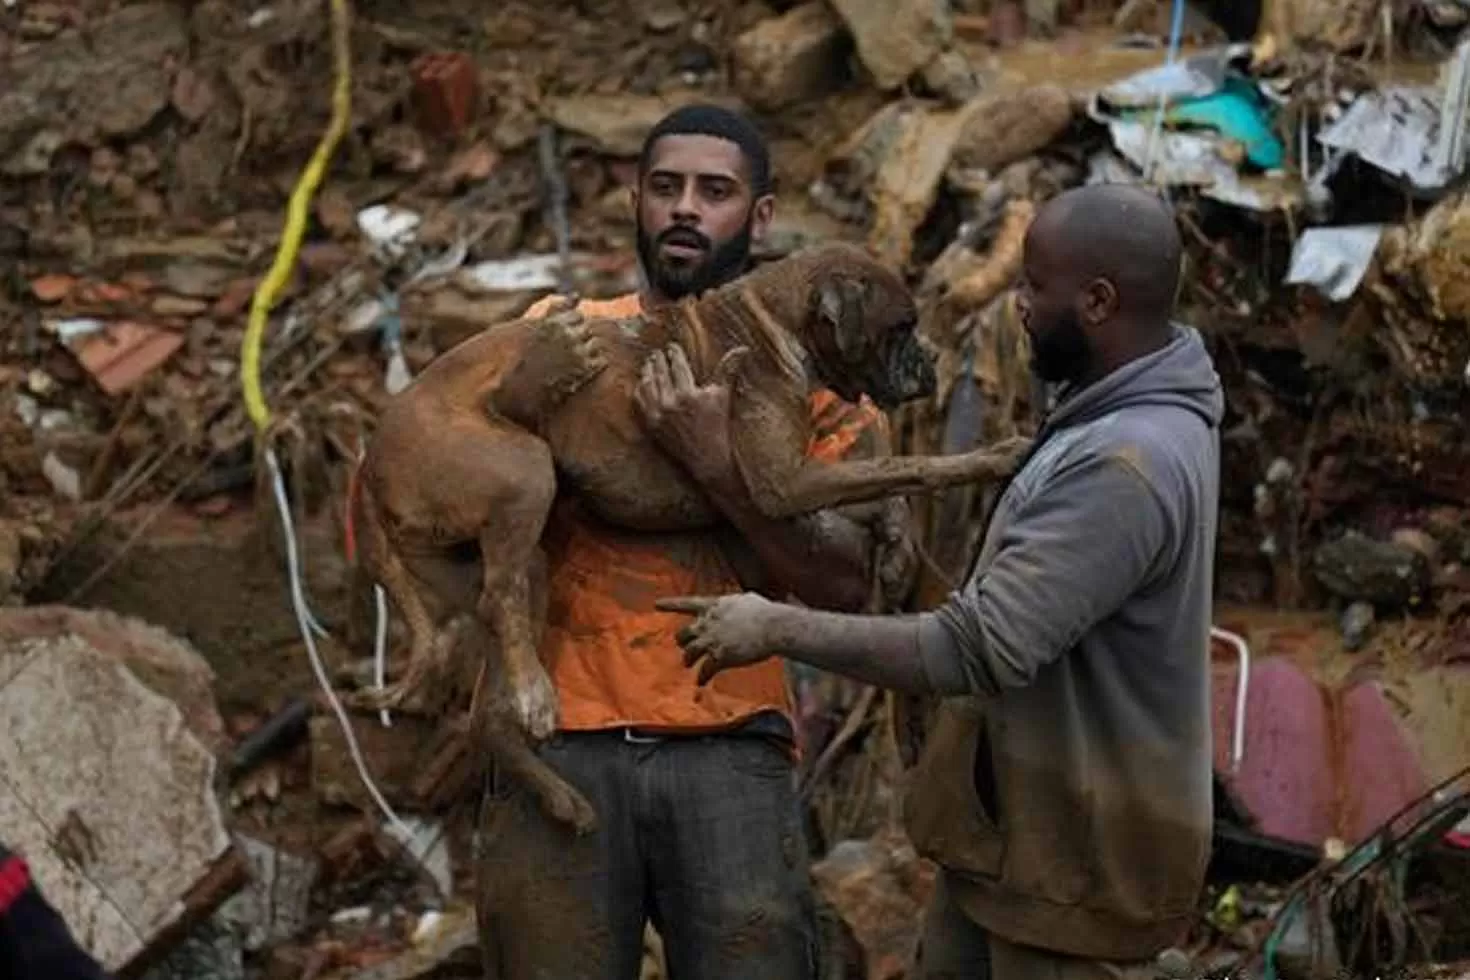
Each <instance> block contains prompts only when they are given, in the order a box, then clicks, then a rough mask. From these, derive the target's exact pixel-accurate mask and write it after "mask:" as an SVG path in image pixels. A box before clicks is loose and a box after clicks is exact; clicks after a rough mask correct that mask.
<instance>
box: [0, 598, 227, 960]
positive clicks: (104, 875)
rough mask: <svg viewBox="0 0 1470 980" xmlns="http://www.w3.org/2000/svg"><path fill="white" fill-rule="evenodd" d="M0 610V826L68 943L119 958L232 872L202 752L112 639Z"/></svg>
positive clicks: (206, 901)
mask: <svg viewBox="0 0 1470 980" xmlns="http://www.w3.org/2000/svg"><path fill="white" fill-rule="evenodd" d="M15 612H25V610H17V611H15ZM83 615H85V614H83ZM66 621H67V620H66V618H65V617H63V618H62V619H61V620H60V622H62V623H65V622H66ZM0 622H8V625H9V629H8V630H7V631H5V632H3V633H0V827H4V828H5V834H6V838H7V843H8V844H10V845H11V846H12V847H14V849H15V850H16V851H17V852H19V853H20V854H22V855H24V856H25V858H26V859H27V861H28V862H30V864H31V867H32V870H33V872H34V874H35V878H36V881H37V883H38V884H39V886H40V888H41V889H42V891H44V892H45V893H46V895H47V897H48V898H49V899H50V900H51V902H52V904H54V905H55V906H56V908H57V909H58V911H59V912H60V913H61V915H62V917H63V918H65V919H66V921H67V923H68V924H69V925H70V926H71V928H72V929H73V930H74V931H75V932H76V934H77V936H78V938H79V940H80V941H81V943H82V944H83V945H84V946H85V947H86V948H87V949H88V950H89V952H91V954H92V955H93V956H94V957H95V958H96V959H98V960H99V961H100V962H101V963H102V964H103V965H104V966H105V967H106V968H107V969H109V970H111V971H113V972H119V971H120V970H121V969H122V968H124V967H127V966H129V965H131V964H134V963H137V962H142V961H144V960H146V959H147V958H149V957H151V956H154V955H157V954H158V953H159V952H160V950H161V949H162V948H164V947H166V946H167V945H168V943H169V942H170V941H171V940H174V939H177V938H178V934H179V933H180V932H181V931H183V930H185V929H187V928H188V927H189V926H190V925H191V924H193V923H194V922H196V921H198V920H199V919H201V918H203V917H204V916H207V915H208V914H209V913H211V912H213V910H214V909H215V908H216V907H218V905H219V903H220V902H221V901H223V900H224V899H225V898H227V897H228V896H229V894H231V893H232V892H233V891H234V890H235V889H237V888H239V887H240V885H241V884H243V880H242V877H241V876H240V874H239V873H238V865H237V861H238V858H237V855H236V854H235V852H234V850H233V849H232V847H231V844H230V838H229V835H228V834H227V833H226V831H225V827H224V821H223V818H222V814H221V812H220V806H219V803H218V801H217V800H216V798H215V795H214V787H213V782H214V776H215V759H214V756H213V755H212V754H211V752H210V750H209V749H208V747H207V746H206V745H205V744H204V743H203V742H202V741H201V740H200V739H199V738H198V737H197V736H196V735H195V734H194V732H193V731H192V730H191V726H190V725H189V723H188V721H187V720H186V716H185V713H184V712H183V711H181V710H180V708H179V706H178V705H176V704H175V703H174V702H173V701H171V700H169V699H167V698H165V697H163V696H162V695H160V694H158V693H156V692H155V691H154V690H150V687H149V685H148V684H147V683H145V682H144V681H143V680H141V679H140V678H139V677H138V676H137V675H135V674H134V673H133V672H132V671H131V670H130V669H129V668H128V667H126V666H124V664H123V663H122V662H121V659H120V657H119V656H118V655H117V652H116V650H111V651H109V650H107V649H102V648H99V646H98V645H97V644H94V642H93V641H92V639H91V638H90V637H89V636H88V635H85V631H84V630H64V629H63V630H61V631H56V630H52V631H49V632H48V631H44V630H43V631H42V632H41V634H40V635H36V636H24V635H17V633H16V632H15V620H14V617H13V616H12V615H11V611H6V614H5V617H4V619H3V620H0ZM118 622H121V621H120V620H119V621H118ZM138 635H140V634H137V633H135V634H134V637H135V639H136V638H137V636H138ZM182 649H184V648H183V647H182V645H181V644H176V645H174V648H173V649H167V650H163V651H155V653H156V654H157V655H156V657H154V658H153V659H155V661H156V662H158V663H166V662H169V661H172V660H176V659H178V657H179V656H180V650H182ZM195 657H196V659H197V655H195ZM140 659H141V658H140ZM155 683H157V681H155ZM212 710H213V708H212V705H211V706H210V707H209V708H208V709H205V708H200V707H196V709H195V711H194V715H195V717H196V718H199V717H204V716H206V715H207V714H208V713H209V712H210V711H212Z"/></svg>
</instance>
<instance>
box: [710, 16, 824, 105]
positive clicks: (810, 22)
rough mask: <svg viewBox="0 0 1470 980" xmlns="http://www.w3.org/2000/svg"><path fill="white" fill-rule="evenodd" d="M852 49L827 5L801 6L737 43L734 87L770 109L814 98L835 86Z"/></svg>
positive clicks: (748, 98) (767, 20)
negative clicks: (844, 59)
mask: <svg viewBox="0 0 1470 980" xmlns="http://www.w3.org/2000/svg"><path fill="white" fill-rule="evenodd" d="M851 46H852V42H851V38H850V37H849V36H848V34H847V31H846V30H845V29H844V28H843V25H842V21H841V20H839V19H838V17H837V15H836V14H834V13H833V12H832V9H831V8H830V7H828V6H827V4H826V3H825V2H822V0H814V2H811V3H804V4H801V5H800V6H797V7H793V8H791V9H790V10H788V11H786V13H784V14H782V15H781V16H779V17H771V18H768V19H766V20H763V21H761V22H760V23H759V24H756V25H755V26H754V27H752V28H751V29H750V30H748V31H746V32H745V33H744V34H741V35H740V37H738V38H737V39H736V41H735V47H734V52H733V56H734V71H733V76H734V82H735V88H736V90H737V91H738V92H740V94H741V95H742V96H743V97H744V98H745V99H746V100H747V101H748V102H750V104H751V105H753V106H755V107H756V108H758V109H764V110H767V111H771V110H775V109H780V108H781V107H783V106H787V105H790V104H791V103H793V102H800V101H802V100H804V99H810V98H813V97H815V96H818V95H821V94H823V93H824V92H827V91H829V90H830V89H831V88H832V87H833V86H834V84H835V83H836V81H837V80H838V78H839V77H840V75H841V71H842V61H843V58H844V57H845V56H846V55H847V53H848V51H849V49H850V48H851Z"/></svg>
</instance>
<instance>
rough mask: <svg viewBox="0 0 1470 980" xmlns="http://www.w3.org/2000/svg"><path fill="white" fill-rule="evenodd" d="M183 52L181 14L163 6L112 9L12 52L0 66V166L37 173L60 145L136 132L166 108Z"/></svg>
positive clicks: (177, 9) (184, 36) (185, 38)
mask: <svg viewBox="0 0 1470 980" xmlns="http://www.w3.org/2000/svg"><path fill="white" fill-rule="evenodd" d="M187 52H188V36H187V34H186V32H185V22H184V12H183V10H182V8H180V7H178V6H176V5H174V4H170V3H135V4H129V5H127V6H123V7H119V8H118V9H117V10H116V11H115V12H113V13H111V14H108V15H106V16H102V17H98V18H96V19H93V20H90V21H89V22H88V24H87V29H86V31H85V32H82V31H79V30H70V31H66V32H63V33H61V34H59V35H57V36H56V37H55V38H54V39H52V40H50V41H47V42H45V43H43V44H39V45H37V46H35V47H34V48H31V49H30V50H25V51H20V52H17V53H16V54H15V55H14V56H13V57H12V58H11V59H9V61H8V63H4V64H0V168H3V169H4V171H5V172H6V173H9V174H12V175H17V176H19V175H22V174H35V173H45V172H46V171H47V170H48V169H49V168H50V164H51V157H52V155H53V154H54V153H55V152H56V150H58V149H60V148H61V146H62V145H63V144H65V143H68V142H77V143H81V144H82V145H84V146H93V145H96V144H97V143H99V142H101V141H103V140H106V139H111V138H115V137H119V136H128V135H131V134H133V133H136V132H137V131H138V130H140V129H142V128H143V127H145V126H147V125H148V123H149V122H150V121H151V120H152V119H153V118H154V117H155V116H157V115H158V113H159V112H161V111H162V110H163V109H164V108H165V107H166V106H167V105H168V104H169V100H170V98H171V95H172V92H171V82H172V73H173V71H174V66H176V65H178V64H179V63H181V62H182V61H184V60H185V57H186V55H187ZM38 168H39V169H38Z"/></svg>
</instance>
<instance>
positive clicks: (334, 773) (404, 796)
mask: <svg viewBox="0 0 1470 980" xmlns="http://www.w3.org/2000/svg"><path fill="white" fill-rule="evenodd" d="M348 717H349V718H350V719H351V721H352V728H353V734H354V735H355V736H356V737H357V744H358V746H359V747H360V748H361V750H362V753H363V756H364V757H365V758H367V759H370V760H372V761H371V764H370V771H371V772H372V776H373V782H375V783H377V785H378V789H379V791H380V792H381V793H382V794H383V797H384V798H385V799H386V800H387V801H388V802H389V804H391V805H393V806H395V807H396V806H404V805H413V804H415V803H417V802H418V801H417V798H416V794H415V784H416V782H417V781H418V779H419V777H420V776H421V775H422V774H423V772H424V770H425V769H426V768H427V767H428V765H429V763H430V762H431V761H432V755H433V750H434V747H435V735H436V728H435V726H434V725H432V724H430V723H429V722H427V721H425V720H423V719H421V718H417V717H414V716H412V715H407V714H403V713H401V712H400V713H395V714H394V715H393V725H392V727H391V728H384V727H383V725H382V723H381V722H380V721H379V719H378V716H377V715H375V714H371V715H370V714H351V715H349V716H348ZM309 738H310V741H311V783H312V789H313V791H314V792H315V793H316V796H317V799H319V800H321V801H322V802H323V803H327V804H330V805H332V806H356V807H358V808H359V809H361V810H363V811H364V812H367V813H371V812H374V811H375V804H374V803H373V799H372V796H371V795H370V794H369V793H368V790H367V787H365V786H364V785H363V783H362V776H361V775H360V774H359V773H358V771H357V766H356V765H355V764H354V762H353V761H352V755H351V752H350V750H349V749H348V746H347V739H346V737H345V736H344V735H343V734H342V727H341V723H340V722H339V721H338V720H337V717H336V716H335V715H333V714H331V713H324V714H319V715H317V716H316V717H314V718H312V719H311V722H310V736H309Z"/></svg>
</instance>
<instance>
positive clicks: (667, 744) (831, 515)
mask: <svg viewBox="0 0 1470 980" xmlns="http://www.w3.org/2000/svg"><path fill="white" fill-rule="evenodd" d="M633 203H634V207H635V210H636V215H637V241H638V258H639V260H640V266H641V270H642V273H643V277H644V287H643V289H642V290H641V291H640V292H638V293H635V294H631V295H626V296H622V297H618V298H616V299H612V300H606V301H600V302H599V301H585V302H583V303H581V304H580V309H581V310H582V312H583V313H584V315H586V316H588V317H592V316H616V317H629V316H634V315H636V314H637V313H638V312H640V310H643V309H648V308H651V307H652V306H654V305H656V304H664V303H670V302H676V301H678V300H679V299H681V298H683V297H686V296H691V295H697V294H699V293H702V292H704V291H705V290H708V289H711V288H714V287H718V286H721V285H723V284H725V283H728V282H730V281H732V280H734V279H736V278H738V277H739V276H740V275H741V274H742V273H744V272H745V271H746V270H747V268H748V267H749V265H750V251H751V246H752V244H753V243H754V242H756V241H757V240H759V239H760V238H761V237H762V236H763V235H764V234H765V233H766V230H767V228H768V227H769V225H770V222H771V218H772V211H773V207H774V199H773V195H772V186H771V165H770V160H769V155H768V150H767V147H766V145H765V143H764V141H763V139H762V138H761V136H760V135H759V134H758V132H757V131H756V130H755V129H754V128H753V126H752V125H751V124H750V123H749V122H748V121H746V120H745V119H744V118H743V117H742V116H740V115H737V114H735V113H732V112H729V111H727V110H724V109H721V108H715V107H712V106H704V105H696V106H687V107H684V108H682V109H678V110H676V111H674V112H673V113H671V114H670V115H669V116H668V117H666V118H665V119H663V120H662V121H661V122H660V123H659V124H658V125H657V126H655V127H654V129H653V130H652V131H651V132H650V133H649V135H648V137H647V140H646V142H645V145H644V151H643V155H642V158H641V160H640V164H639V168H638V185H637V187H636V189H635V190H634V192H633ZM552 305H553V299H552V298H548V299H547V300H545V301H543V302H542V303H539V304H537V305H536V306H534V307H533V308H532V309H531V310H530V311H528V314H527V315H528V316H540V315H543V314H545V313H546V312H547V311H548V310H549V309H551V308H552ZM635 401H636V404H637V407H638V409H639V411H640V415H641V418H642V420H643V424H644V425H645V426H646V427H647V428H648V430H649V431H650V433H651V434H652V435H653V437H654V438H655V440H656V441H657V442H658V444H659V446H660V448H661V449H662V450H663V451H664V452H666V453H667V454H669V455H670V456H671V457H673V458H674V459H676V460H678V461H679V462H680V463H682V465H683V466H684V468H685V469H686V470H687V471H688V473H689V474H690V476H692V477H693V478H694V479H695V480H696V481H697V482H698V483H699V485H700V486H701V487H702V488H703V489H704V491H705V493H706V494H707V496H708V497H709V498H710V500H711V501H712V502H713V503H714V504H715V506H716V507H717V508H718V509H719V510H720V511H721V512H722V514H723V516H724V518H725V524H726V527H724V528H722V529H721V530H720V531H717V532H704V533H700V534H681V535H674V534H650V533H634V532H629V531H625V530H621V529H618V528H614V527H610V526H608V525H606V524H603V523H599V521H598V520H597V519H596V518H595V517H594V516H593V515H591V514H590V513H588V512H586V511H585V510H584V509H583V508H582V507H580V506H579V502H578V500H577V497H576V493H575V491H570V492H568V493H565V494H564V495H563V496H562V498H561V499H559V500H558V501H557V504H556V506H555V508H554V510H553V513H552V516H551V519H550V522H549V524H548V529H547V533H546V541H545V548H546V552H547V558H548V568H549V570H550V575H549V589H548V591H549V599H548V611H547V617H546V631H545V636H544V638H543V640H542V645H541V652H542V656H543V659H544V660H545V662H546V664H547V666H548V670H549V671H550V674H551V677H552V679H553V682H554V684H555V685H556V690H557V694H558V697H559V699H560V719H561V720H560V728H559V730H558V732H557V734H556V735H555V736H553V738H551V739H550V740H549V741H548V742H547V743H546V744H545V745H543V746H542V747H541V749H540V752H541V755H542V757H543V758H544V759H545V760H546V761H547V762H548V763H549V764H550V765H551V766H552V767H553V768H554V769H555V770H556V771H557V772H558V773H559V774H560V775H561V776H562V778H564V779H566V780H567V781H568V782H570V783H571V784H572V785H573V786H575V787H576V788H577V789H578V790H580V791H581V792H582V793H583V794H584V795H585V796H586V797H587V799H588V801H589V802H590V803H591V804H592V806H593V807H594V809H595V810H596V813H597V818H598V826H597V828H596V829H595V830H594V831H593V832H592V833H590V834H587V835H585V836H575V835H573V834H571V833H569V832H568V830H567V829H566V828H565V827H563V826H561V825H558V824H556V823H553V822H552V821H551V820H550V819H549V818H548V817H547V816H546V815H545V814H544V813H543V812H542V810H541V808H540V807H538V806H537V804H536V802H535V800H534V799H533V798H532V797H531V796H530V794H529V793H527V792H526V791H525V790H524V789H522V788H520V787H517V786H515V785H513V784H511V783H510V782H509V781H496V780H495V779H494V777H492V788H491V791H490V793H489V795H488V800H487V811H488V812H487V814H486V816H485V818H484V820H483V821H482V824H481V831H482V850H481V856H480V859H479V868H480V873H481V883H480V890H481V897H480V903H479V904H480V908H481V919H482V921H481V929H482V931H483V932H484V934H485V936H486V943H485V945H486V947H487V958H488V959H489V960H490V962H489V963H488V964H487V966H488V968H489V969H490V972H491V974H492V975H496V972H497V971H498V975H499V976H501V977H503V978H504V980H529V978H533V977H535V978H546V980H584V978H585V980H635V978H636V977H637V976H638V975H639V970H640V965H641V960H642V950H643V932H644V926H645V923H646V922H647V921H649V920H651V921H652V922H653V923H654V924H655V926H656V928H657V929H658V931H659V934H660V936H661V937H662V939H663V942H664V950H665V956H666V959H667V962H668V967H669V972H670V976H671V977H672V978H673V980H737V978H740V980H746V978H751V977H760V978H762V980H809V978H813V977H815V976H816V958H817V934H816V919H815V908H814V902H813V897H812V892H811V884H810V880H809V877H808V868H807V860H808V856H807V849H806V845H805V840H804V834H803V823H802V818H801V812H800V806H799V803H798V800H797V795H796V788H795V785H794V749H793V746H794V722H793V718H792V704H791V700H790V695H789V691H788V686H787V683H786V677H785V672H784V668H783V666H782V665H781V663H780V662H779V661H775V660H772V661H770V662H768V663H764V664H758V665H755V666H752V667H750V668H747V669H743V670H734V671H730V672H728V673H727V674H725V675H723V676H722V677H721V678H719V679H718V680H717V681H715V682H714V683H711V684H709V685H707V686H701V685H698V684H696V682H695V680H696V675H695V672H694V671H692V670H690V669H689V668H687V667H686V666H685V665H684V663H683V656H682V652H681V651H680V649H679V646H678V644H677V643H676V642H675V641H674V637H673V631H674V628H675V627H676V626H677V624H678V621H679V618H678V617H677V616H674V615H670V614H668V613H664V612H659V611H657V610H656V609H655V608H654V602H655V601H656V600H657V599H658V598H660V597H662V596H668V595H678V594H690V593H714V594H719V593H724V592H736V591H738V590H739V589H740V587H741V583H742V582H744V583H746V584H747V585H749V583H751V582H752V581H756V582H759V583H761V585H760V586H755V587H761V590H762V591H770V592H772V593H773V594H779V595H786V594H794V595H796V596H797V597H798V598H800V599H801V600H802V601H803V602H805V603H807V604H809V605H812V606H817V607H822V608H828V609H842V610H854V611H856V610H860V609H862V608H863V607H864V606H865V604H866V603H867V601H868V598H869V596H870V595H871V594H872V588H873V587H872V574H870V571H869V567H870V563H871V556H872V555H873V553H874V546H875V541H874V539H873V532H872V531H871V530H870V522H859V521H855V520H852V519H850V518H848V517H845V516H843V514H842V513H840V512H838V511H835V510H831V511H821V512H817V513H814V514H810V515H807V516H803V517H798V518H795V519H791V520H771V519H768V518H765V517H763V516H761V515H760V514H759V513H758V512H757V511H756V509H755V507H754V506H753V505H752V503H751V501H750V499H749V497H748V495H747V492H746V490H745V487H744V483H743V481H742V479H741V477H740V476H739V474H738V472H737V471H736V469H735V466H734V464H733V461H732V458H731V451H730V446H729V444H728V439H727V435H726V433H727V429H728V417H729V390H728V387H727V386H725V385H722V384H719V383H715V384H711V385H709V386H705V387H699V386H697V385H695V384H694V382H693V380H692V376H691V374H690V371H689V368H688V365H687V363H685V362H684V361H683V360H682V358H681V357H679V356H678V353H677V351H676V352H675V353H674V354H673V355H672V356H671V357H666V356H664V355H663V354H662V353H659V354H655V355H653V356H652V357H651V358H650V361H649V363H648V365H647V367H646V368H645V371H644V375H643V379H642V383H641V385H640V387H639V389H638V390H637V392H636V393H635ZM811 411H812V413H813V416H814V419H813V421H814V423H815V424H814V427H813V428H814V432H815V436H814V437H813V440H812V443H811V445H810V446H809V447H808V455H811V456H814V457H816V458H821V459H829V460H830V459H838V458H850V457H854V456H859V455H861V456H872V455H877V454H880V453H881V454H886V453H887V452H888V433H887V429H886V422H885V419H884V417H883V415H882V414H881V413H880V412H879V411H878V410H877V409H876V408H875V407H874V406H873V405H871V404H870V403H867V402H866V401H864V403H863V404H861V405H852V404H848V403H846V402H843V401H842V400H840V399H839V398H838V397H837V396H836V395H835V394H833V393H832V392H829V391H818V392H817V393H815V395H814V396H813V397H812V399H811ZM890 513H893V512H892V511H891V512H890ZM898 513H899V514H900V515H901V514H902V513H903V512H902V511H899V512H898ZM903 523H905V522H903V521H901V520H899V521H893V520H890V521H888V522H887V530H886V531H885V532H884V543H885V548H886V551H885V553H886V555H887V556H888V557H887V560H886V562H885V565H884V579H885V581H888V582H902V581H906V580H907V578H908V576H910V575H911V573H912V568H913V555H914V552H913V547H912V542H910V541H909V540H908V539H907V537H906V533H907V531H906V528H903V529H900V528H899V527H898V525H901V524H903ZM737 571H738V573H739V574H738V575H737Z"/></svg>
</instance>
